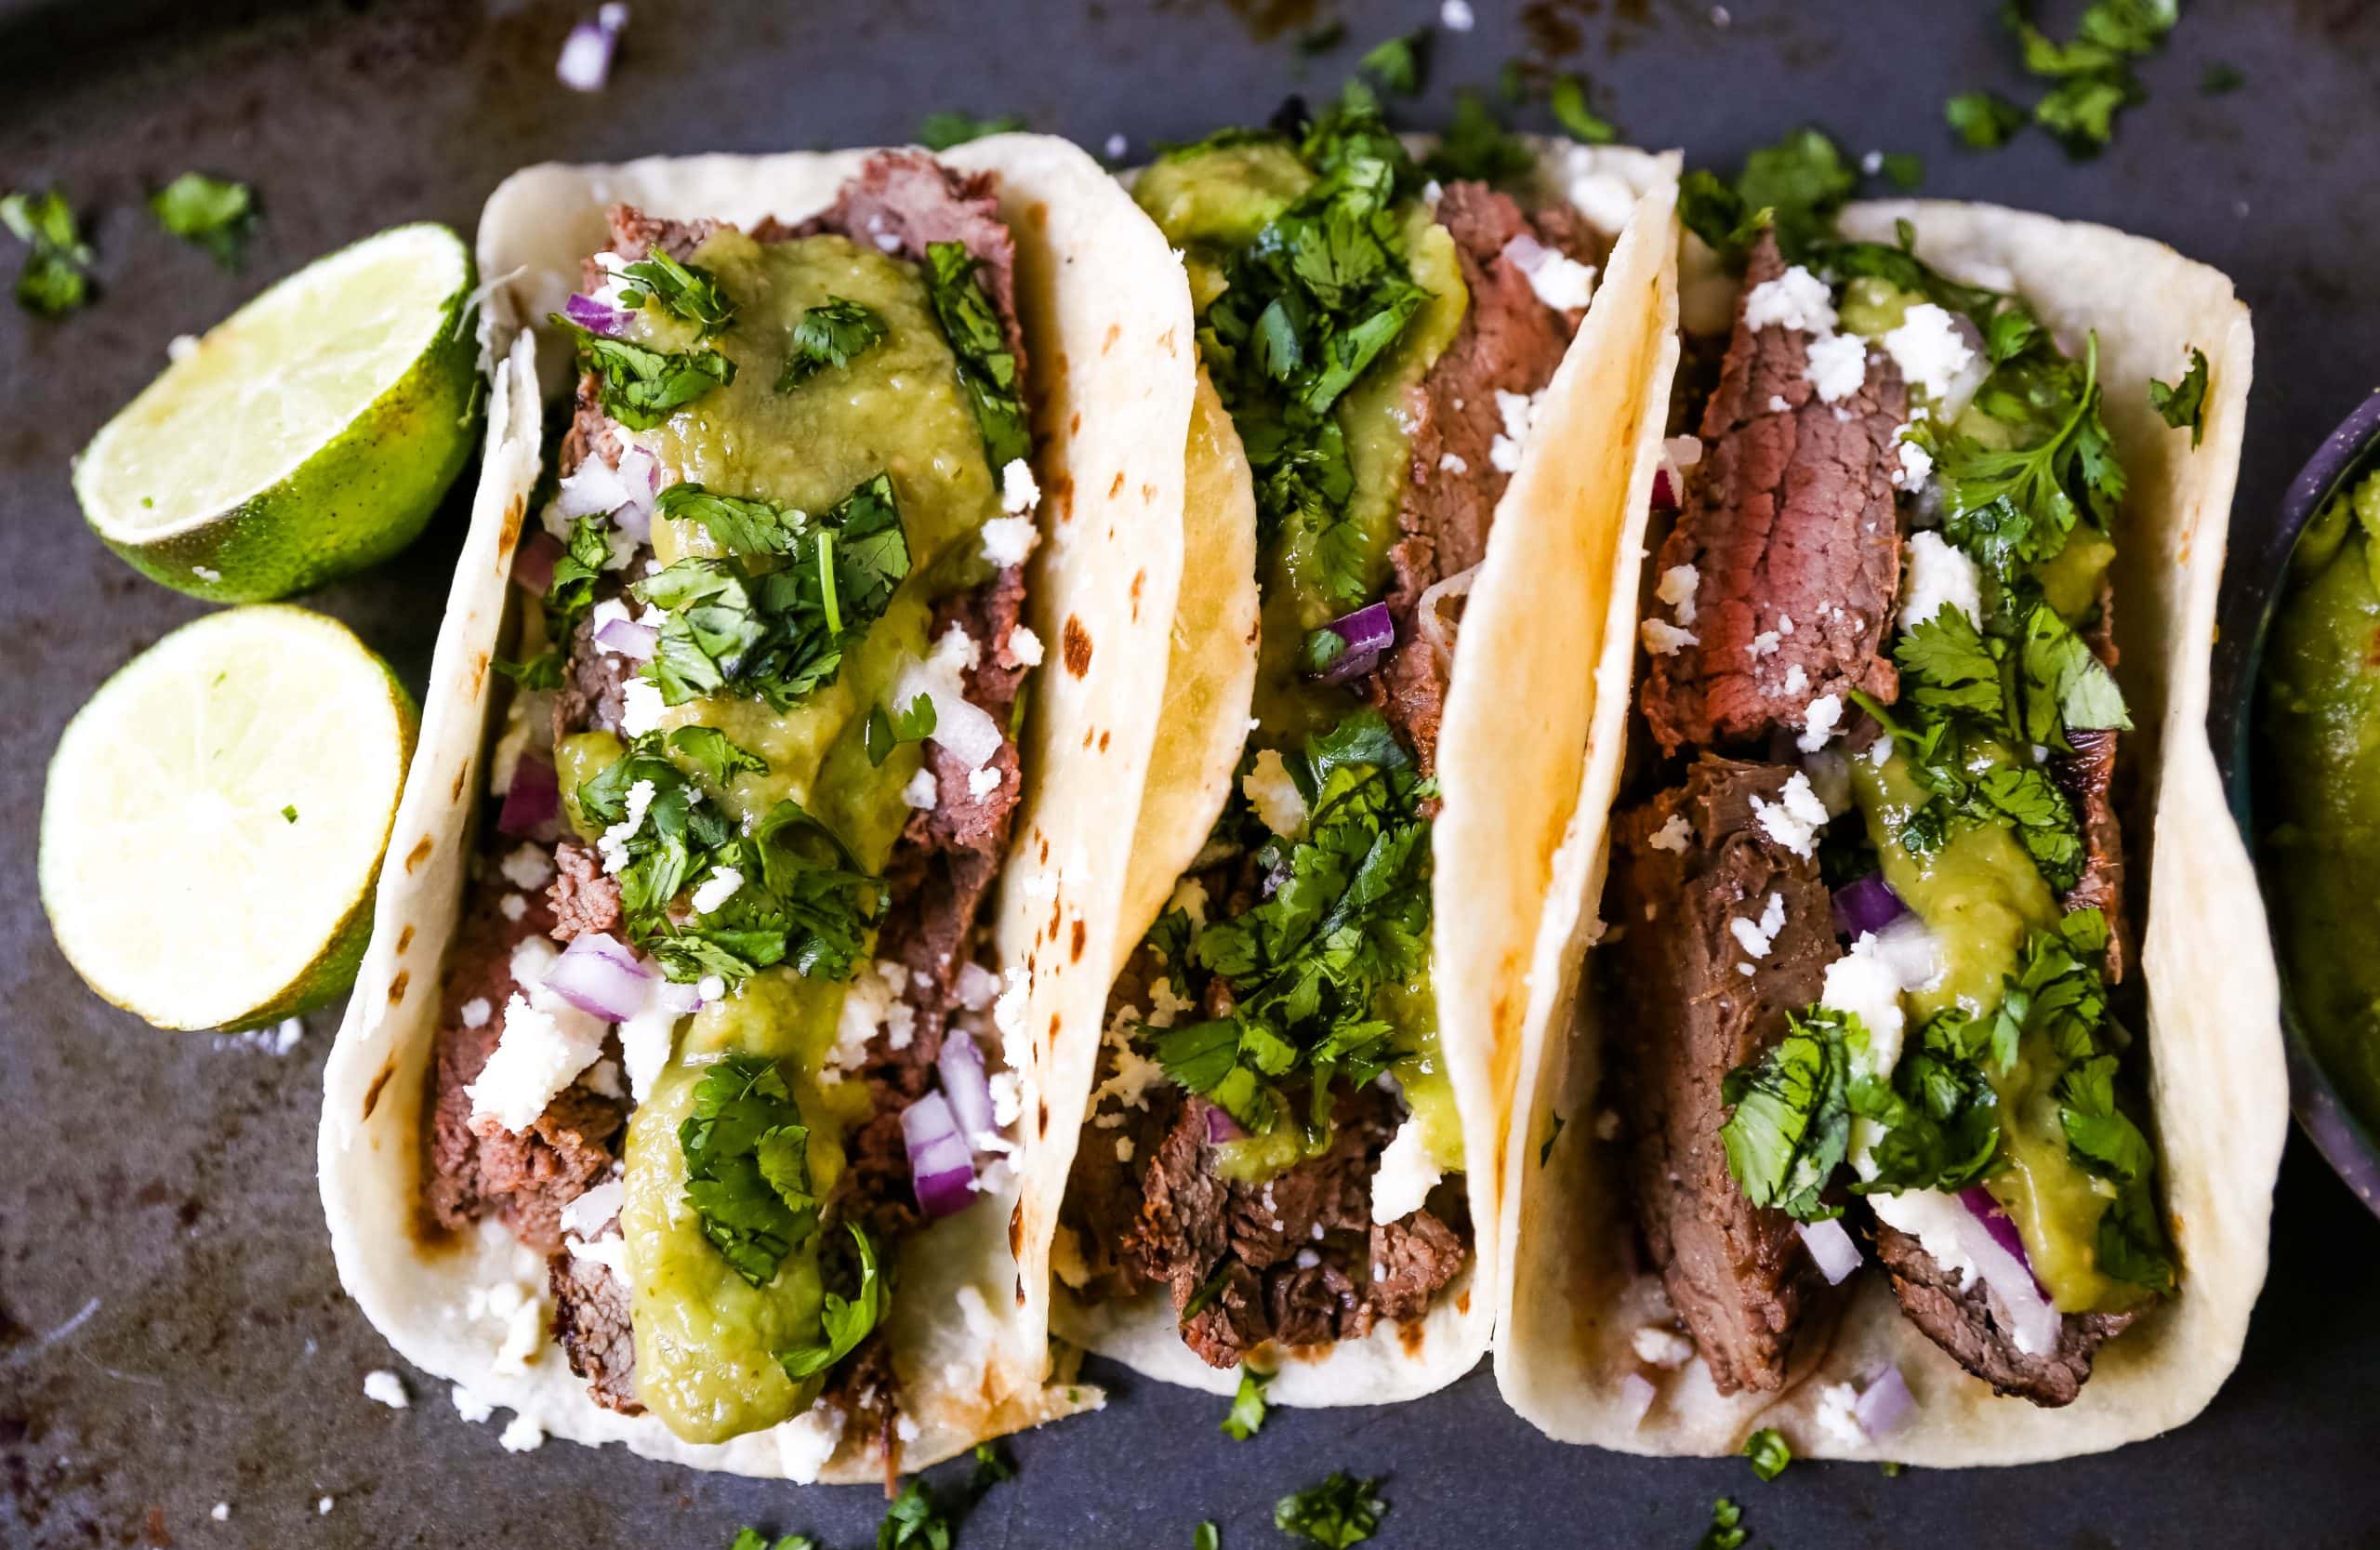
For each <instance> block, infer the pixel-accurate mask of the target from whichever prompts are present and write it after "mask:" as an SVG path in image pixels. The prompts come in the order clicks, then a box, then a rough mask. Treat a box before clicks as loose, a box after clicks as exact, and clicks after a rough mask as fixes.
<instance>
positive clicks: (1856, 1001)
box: [1818, 932, 1908, 1077]
mask: <svg viewBox="0 0 2380 1550" xmlns="http://www.w3.org/2000/svg"><path fill="white" fill-rule="evenodd" d="M1900 991H1901V984H1900V975H1899V974H1897V973H1896V972H1895V971H1894V969H1893V966H1892V965H1891V964H1890V963H1889V962H1887V961H1885V959H1884V954H1882V953H1880V952H1878V951H1877V950H1876V938H1875V935H1874V934H1873V933H1871V932H1861V933H1860V934H1859V940H1858V941H1857V942H1854V943H1852V944H1851V950H1850V951H1849V952H1847V953H1845V954H1844V955H1843V956H1842V957H1841V958H1838V959H1836V960H1834V961H1833V962H1831V963H1830V964H1828V965H1827V968H1826V986H1825V988H1823V989H1822V990H1820V991H1819V992H1818V1004H1819V1005H1820V1006H1825V1007H1831V1008H1832V1009H1834V1010H1835V1011H1837V1012H1842V1013H1849V1014H1850V1015H1852V1016H1854V1017H1857V1018H1858V1019H1859V1026H1860V1027H1863V1028H1865V1029H1867V1030H1868V1052H1867V1053H1866V1054H1865V1055H1855V1056H1854V1057H1853V1058H1854V1060H1855V1062H1856V1063H1857V1064H1858V1065H1859V1066H1860V1067H1861V1068H1862V1069H1863V1070H1864V1071H1866V1072H1867V1074H1869V1075H1871V1076H1876V1077H1888V1076H1890V1075H1892V1071H1893V1067H1894V1066H1897V1065H1898V1064H1899V1063H1900V1040H1901V1032H1902V1030H1903V1028H1905V1027H1907V1026H1908V1020H1907V1018H1906V1017H1905V1016H1904V1015H1903V1013H1902V1012H1901V1008H1900Z"/></svg>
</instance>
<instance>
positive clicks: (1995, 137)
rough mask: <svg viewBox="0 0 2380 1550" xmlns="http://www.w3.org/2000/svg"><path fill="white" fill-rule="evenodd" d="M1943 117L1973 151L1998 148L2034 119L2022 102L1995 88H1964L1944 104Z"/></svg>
mask: <svg viewBox="0 0 2380 1550" xmlns="http://www.w3.org/2000/svg"><path fill="white" fill-rule="evenodd" d="M1942 117H1943V118H1944V119H1945V120H1946V121H1947V122H1948V123H1949V124H1950V127H1951V129H1952V130H1954V131H1955V132H1956V133H1957V134H1958V137H1959V139H1960V141H1961V142H1962V143H1964V145H1965V146H1966V148H1967V149H1968V150H1970V151H1997V150H1999V149H2000V148H2001V147H2002V146H2003V145H2005V144H2007V143H2008V142H2009V141H2010V140H2011V139H2015V138H2016V131H2017V130H2019V129H2022V128H2023V127H2024V126H2026V125H2027V124H2029V123H2030V122H2032V114H2031V113H2028V112H2027V111H2026V110H2025V108H2024V106H2023V105H2022V104H2021V103H2016V102H2011V101H2009V100H2008V99H2006V98H2004V97H2003V96H2001V95H2000V94H1999V93H1998V92H1996V91H1963V92H1961V93H1959V94H1958V95H1957V96H1956V97H1953V98H1951V99H1950V100H1949V101H1947V102H1945V103H1943V104H1942Z"/></svg>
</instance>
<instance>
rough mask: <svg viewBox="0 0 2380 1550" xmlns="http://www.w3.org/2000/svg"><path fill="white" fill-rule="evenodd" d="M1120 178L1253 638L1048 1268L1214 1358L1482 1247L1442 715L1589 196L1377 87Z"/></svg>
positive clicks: (1580, 276)
mask: <svg viewBox="0 0 2380 1550" xmlns="http://www.w3.org/2000/svg"><path fill="white" fill-rule="evenodd" d="M1133 192H1134V197H1135V198H1136V199H1137V200H1138V201H1139V203H1140V205H1141V206H1142V208H1143V209H1144V210H1146V211H1147V212H1148V213H1149V215H1150V216H1151V217H1152V218H1153V219H1155V220H1156V221H1157V225H1158V226H1159V227H1160V229H1162V230H1163V232H1165V234H1166V236H1167V238H1168V239H1169V240H1170V242H1171V243H1172V244H1173V245H1175V246H1176V247H1178V248H1179V249H1181V250H1182V252H1183V255H1184V257H1185V261H1186V263H1187V266H1188V270H1189V274H1190V282H1191V293H1192V300H1193V303H1194V305H1195V307H1196V309H1197V313H1198V319H1199V333H1198V338H1199V345H1200V352H1201V357H1202V360H1203V363H1204V364H1205V366H1206V368H1207V370H1208V371H1209V372H1210V374H1211V376H1212V378H1213V381H1214V385H1215V388H1216V391H1217V392H1218V393H1219V395H1220V396H1221V398H1222V401H1223V404H1224V406H1225V407H1226V408H1227V409H1228V410H1229V412H1230V414H1231V416H1232V418H1233V421H1234V423H1235V425H1236V430H1237V431H1238V434H1239V437H1240V439H1241V441H1242V443H1243V444H1245V446H1246V449H1247V455H1248V459H1249V463H1250V469H1251V471H1252V474H1253V477H1254V483H1255V489H1256V505H1257V546H1258V547H1257V567H1258V579H1259V581H1260V583H1261V588H1262V595H1263V603H1262V614H1261V629H1260V635H1261V643H1260V647H1259V656H1258V665H1257V674H1256V685H1255V705H1254V711H1255V714H1254V717H1253V721H1252V724H1251V726H1250V730H1249V733H1248V737H1247V744H1246V749H1245V751H1244V753H1243V755H1242V757H1241V760H1240V763H1239V769H1238V779H1237V780H1236V784H1235V787H1234V789H1233V792H1232V795H1231V798H1230V800H1229V801H1228V803H1227V804H1226V806H1225V809H1224V811H1223V815H1222V817H1221V819H1220V821H1219V822H1218V823H1217V824H1216V825H1215V828H1214V829H1213V831H1212V833H1211V835H1210V838H1209V840H1208V842H1207V844H1206V846H1205V847H1204V849H1203V851H1202V852H1201V853H1200V854H1199V855H1198V858H1197V862H1196V864H1195V865H1194V866H1193V867H1192V868H1191V869H1190V870H1189V871H1188V872H1187V873H1186V874H1185V875H1183V877H1182V879H1181V880H1180V882H1179V884H1178V886H1177V887H1176V888H1175V890H1174V892H1173V894H1172V898H1171V901H1170V904H1169V905H1168V906H1167V907H1166V908H1165V909H1164V911H1163V912H1162V913H1161V915H1160V916H1159V918H1158V920H1157V924H1156V925H1155V927H1154V928H1153V929H1152V930H1151V931H1150V933H1149V934H1148V935H1147V937H1146V939H1145V940H1144V942H1143V943H1142V944H1141V946H1140V947H1139V949H1138V950H1137V952H1136V953H1135V954H1134V955H1133V957H1132V958H1131V960H1130V962H1129V963H1128V965H1127V967H1126V969H1125V971H1124V973H1123V974H1122V975H1121V976H1120V978H1119V980H1118V982H1117V986H1116V988H1115V992H1114V995H1113V997H1112V998H1111V1000H1110V1003H1109V1007H1108V1013H1107V1027H1106V1030H1105V1036H1104V1038H1105V1042H1104V1047H1103V1049H1102V1051H1101V1054H1100V1062H1099V1066H1098V1086H1097V1089H1096V1091H1095V1093H1094V1094H1093V1101H1092V1103H1091V1108H1090V1118H1089V1122H1088V1127H1087V1128H1086V1130H1085V1131H1084V1133H1083V1136H1082V1141H1081V1145H1080V1147H1079V1149H1078V1153H1077V1156H1076V1161H1075V1164H1074V1169H1073V1173H1072V1177H1071V1179H1070V1181H1069V1185H1068V1191H1067V1195H1066V1199H1065V1204H1064V1209H1063V1212H1062V1214H1061V1226H1062V1231H1061V1233H1060V1235H1059V1252H1058V1255H1057V1259H1056V1267H1057V1270H1058V1274H1059V1275H1060V1277H1061V1278H1062V1279H1064V1281H1065V1282H1066V1283H1067V1284H1068V1285H1069V1286H1070V1287H1071V1288H1072V1289H1073V1291H1074V1292H1076V1293H1077V1295H1078V1296H1080V1297H1082V1298H1084V1299H1086V1300H1089V1301H1093V1302H1098V1301H1106V1300H1122V1299H1130V1298H1136V1297H1140V1296H1144V1295H1146V1294H1149V1293H1151V1292H1157V1291H1162V1292H1163V1293H1164V1294H1165V1296H1166V1297H1167V1299H1169V1300H1170V1304H1171V1306H1172V1309H1173V1311H1174V1314H1175V1315H1176V1317H1177V1318H1178V1321H1179V1328H1180V1332H1181V1338H1182V1340H1183V1343H1184V1344H1185V1345H1187V1346H1188V1348H1189V1349H1190V1350H1191V1351H1192V1352H1194V1353H1195V1354H1196V1355H1197V1357H1198V1358H1200V1359H1201V1360H1203V1361H1204V1362H1206V1363H1207V1364H1209V1365H1210V1366H1212V1367H1216V1368H1223V1369H1228V1368H1231V1367H1233V1366H1235V1365H1236V1364H1239V1363H1241V1362H1243V1361H1248V1360H1250V1359H1254V1360H1256V1361H1257V1362H1258V1363H1259V1364H1260V1365H1263V1364H1264V1363H1268V1362H1270V1361H1272V1360H1274V1359H1276V1351H1277V1349H1279V1348H1294V1347H1326V1346H1329V1345H1331V1344H1332V1343H1333V1342H1337V1341H1342V1340H1358V1339H1362V1338H1364V1337H1366V1336H1368V1335H1370V1334H1372V1333H1373V1332H1374V1331H1376V1330H1381V1331H1385V1329H1386V1327H1388V1326H1395V1325H1407V1326H1410V1325H1411V1324H1412V1323H1413V1321H1416V1320H1419V1319H1420V1318H1421V1317H1422V1316H1423V1315H1424V1314H1425V1313H1427V1312H1428V1311H1429V1309H1430V1308H1431V1306H1432V1305H1433V1302H1434V1300H1435V1299H1436V1298H1437V1297H1438V1296H1439V1295H1440V1294H1441V1293H1442V1292H1444V1291H1445V1290H1446V1289H1447V1287H1448V1283H1449V1282H1451V1281H1453V1280H1455V1278H1457V1277H1458V1276H1460V1275H1461V1274H1462V1273H1463V1272H1464V1270H1465V1269H1466V1267H1467V1266H1468V1265H1469V1264H1470V1262H1471V1259H1472V1230H1473V1225H1472V1223H1471V1221H1470V1218H1469V1212H1468V1209H1467V1206H1466V1204H1465V1199H1464V1194H1463V1190H1462V1188H1461V1177H1460V1175H1461V1172H1462V1170H1463V1169H1464V1167H1465V1165H1466V1159H1465V1157H1464V1147H1463V1137H1462V1133H1461V1124H1460V1122H1459V1119H1458V1117H1457V1113H1456V1106H1455V1102H1454V1094H1453V1091H1452V1088H1451V1086H1450V1084H1449V1080H1448V1074H1447V1071H1446V1067H1445V1063H1444V1061H1443V1059H1442V1057H1441V1053H1440V1050H1439V1046H1438V1033H1437V1020H1436V1014H1435V1006H1434V1001H1433V991H1432V979H1433V976H1432V960H1431V936H1432V929H1431V849H1430V833H1429V830H1430V825H1431V819H1432V815H1433V814H1434V813H1435V808H1436V788H1435V778H1434V772H1435V766H1436V762H1437V742H1438V727H1439V720H1440V714H1441V711H1442V709H1443V706H1444V702H1445V696H1446V691H1447V684H1448V668H1449V663H1450V659H1451V654H1452V652H1453V650H1454V645H1455V634H1456V629H1457V626H1458V623H1459V620H1460V616H1461V610H1462V597H1463V593H1464V591H1465V590H1466V589H1467V585H1468V582H1469V580H1470V577H1471V575H1472V573H1473V571H1474V568H1475V567H1477V565H1478V564H1479V563H1480V561H1481V559H1482V557H1483V555H1484V554H1485V552H1486V548H1487V540H1488V528H1489V524H1490V523H1491V521H1492V520H1493V517H1494V512H1495V507H1496V503H1497V501H1498V499H1499V497H1501V495H1502V493H1503V489H1504V485H1505V484H1506V482H1507V480H1508V478H1509V476H1510V475H1511V473H1512V472H1513V470H1514V469H1515V468H1516V467H1518V463H1519V448H1520V444H1521V441H1522V438H1523V436H1524V435H1525V433H1526V431H1527V425H1528V420H1529V417H1530V414H1531V412H1532V410H1533V408H1534V406H1535V400H1536V397H1537V395H1538V394H1540V392H1541V391H1543V390H1544V388H1545V386H1546V383H1547V382H1548V380H1549V379H1550V378H1552V377H1553V375H1554V369H1555V367H1556V366H1557V365H1558V364H1560V363H1561V361H1562V358H1563V355H1564V352H1565V351H1566V350H1567V346H1568V344H1569V341H1570V338H1571V336H1572V335H1573V333H1574V332H1575V331H1576V329H1577V327H1578V325H1579V321H1580V317H1581V315H1582V313H1583V311H1584V309H1585V307H1586V305H1587V301H1588V295H1589V290H1590V287H1591V285H1592V283H1593V265H1592V260H1594V259H1596V258H1599V257H1600V254H1599V252H1598V251H1597V248H1596V245H1595V244H1594V241H1593V237H1592V235H1591V233H1590V232H1589V231H1588V229H1587V227H1586V225H1585V222H1584V221H1583V219H1580V217H1579V216H1577V215H1576V213H1575V212H1573V211H1572V210H1570V209H1569V208H1568V207H1567V206H1563V207H1549V208H1544V209H1536V210H1531V209H1525V208H1524V207H1523V206H1522V205H1520V204H1519V203H1517V202H1515V200H1514V199H1513V198H1512V197H1511V196H1510V195H1508V194H1506V193H1504V192H1500V191H1499V190H1497V189H1496V188H1493V187H1491V186H1489V185H1488V183H1486V182H1481V181H1474V180H1466V179H1454V178H1451V177H1449V179H1448V180H1446V181H1444V182H1443V183H1441V182H1440V181H1437V180H1435V179H1432V178H1431V177H1430V176H1429V174H1428V172H1427V171H1425V169H1424V168H1423V167H1422V166H1420V165H1418V164H1417V163H1416V162H1415V161H1414V160H1413V159H1412V157H1411V156H1410V155H1409V154H1408V152H1406V150H1405V149H1404V148H1403V147H1402V146H1401V145H1400V144H1399V143H1398V141H1397V140H1396V139H1395V136H1393V135H1392V134H1390V133H1389V131H1388V130H1387V129H1386V127H1385V126H1383V124H1382V120H1381V118H1380V116H1379V113H1378V112H1377V110H1376V108H1374V107H1373V106H1372V105H1371V104H1370V103H1369V101H1368V100H1367V99H1364V98H1362V97H1361V96H1360V95H1351V96H1350V97H1349V99H1346V100H1343V101H1342V102H1341V103H1340V104H1338V105H1337V106H1335V107H1334V108H1332V109H1331V110H1330V111H1329V113H1326V114H1325V115H1324V116H1323V117H1321V118H1320V119H1319V120H1317V121H1315V122H1313V123H1311V124H1308V125H1305V126H1302V127H1301V128H1300V129H1299V130H1298V131H1297V132H1295V133H1277V132H1261V131H1232V132H1226V133H1224V134H1222V135H1218V136H1216V137H1214V138H1212V139H1209V140H1207V141H1205V142H1203V143H1200V144H1197V145H1195V146H1191V147H1187V148H1185V149H1182V150H1179V151H1175V152H1171V153H1170V154H1168V155H1166V156H1165V157H1164V158H1162V159H1161V160H1159V161H1158V162H1157V163H1156V164H1155V165H1154V166H1150V167H1149V168H1147V169H1146V170H1145V171H1144V172H1143V173H1142V174H1141V175H1140V177H1139V179H1138V181H1137V182H1136V184H1135V186H1134V190H1133ZM1417 1337H1418V1334H1417V1331H1412V1330H1410V1329H1409V1328H1408V1331H1407V1333H1406V1334H1405V1336H1404V1338H1405V1339H1406V1340H1407V1341H1408V1344H1409V1343H1410V1342H1411V1341H1412V1340H1413V1339H1415V1338H1417Z"/></svg>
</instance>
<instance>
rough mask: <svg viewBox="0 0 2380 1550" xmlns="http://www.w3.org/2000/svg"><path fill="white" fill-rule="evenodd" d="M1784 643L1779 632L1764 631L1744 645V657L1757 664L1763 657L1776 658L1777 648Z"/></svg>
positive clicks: (1772, 630)
mask: <svg viewBox="0 0 2380 1550" xmlns="http://www.w3.org/2000/svg"><path fill="white" fill-rule="evenodd" d="M1784 642H1785V638H1784V636H1783V635H1782V634H1781V633H1780V632H1779V631H1777V630H1774V629H1764V630H1762V631H1761V632H1760V633H1759V634H1757V635H1755V636H1753V637H1752V639H1751V640H1750V641H1749V642H1747V643H1745V645H1744V655H1745V656H1749V657H1751V658H1752V660H1753V661H1755V662H1757V661H1759V660H1760V659H1761V658H1762V657H1764V656H1776V655H1777V648H1778V646H1780V645H1782V644H1784Z"/></svg>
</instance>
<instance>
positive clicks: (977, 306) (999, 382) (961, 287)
mask: <svg viewBox="0 0 2380 1550" xmlns="http://www.w3.org/2000/svg"><path fill="white" fill-rule="evenodd" d="M978 267H979V266H978V265H977V263H976V261H975V259H974V258H972V257H971V256H970V255H969V253H968V251H967V248H966V245H964V244H962V243H955V242H937V243H928V244H927V245H926V289H927V294H928V296H929V298H931V299H932V302H933V315H934V317H935V318H936V319H937V320H938V321H939V322H940V323H941V324H942V331H943V334H944V336H945V338H947V339H948V340H949V341H950V350H951V353H952V354H953V355H955V356H957V357H958V361H959V382H960V384H961V385H962V386H964V387H965V388H966V390H967V395H968V397H969V399H970V400H971V401H972V403H973V404H974V406H975V426H976V429H977V430H979V431H982V432H983V436H984V454H985V457H987V458H988V459H989V460H990V462H991V465H992V473H993V476H994V477H995V478H997V477H998V474H999V471H1000V470H1002V469H1004V468H1006V467H1008V465H1009V464H1010V463H1012V462H1014V461H1015V460H1016V459H1018V458H1020V457H1024V456H1025V454H1026V453H1027V452H1029V451H1030V450H1031V445H1030V440H1029V438H1028V436H1027V434H1026V430H1025V401H1024V400H1023V399H1022V398H1021V397H1020V396H1019V391H1020V386H1019V384H1018V382H1017V377H1016V356H1015V354H1014V353H1013V352H1012V351H1010V349H1009V347H1008V335H1007V334H1006V332H1005V331H1003V329H1002V328H1001V326H1000V317H999V313H998V312H997V311H994V310H993V307H992V298H991V297H990V296H989V295H987V294H986V293H985V290H984V286H983V284H982V282H981V281H979V280H977V279H976V278H975V271H976V269H977V268H978Z"/></svg>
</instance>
